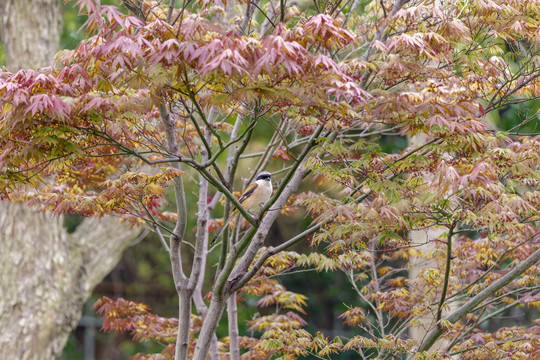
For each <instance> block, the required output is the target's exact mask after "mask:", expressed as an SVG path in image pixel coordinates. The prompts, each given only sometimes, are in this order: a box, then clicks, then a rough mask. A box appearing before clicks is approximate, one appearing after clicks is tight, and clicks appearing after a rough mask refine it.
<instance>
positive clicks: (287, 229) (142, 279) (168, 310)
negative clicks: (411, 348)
mask: <svg viewBox="0 0 540 360" xmlns="http://www.w3.org/2000/svg"><path fill="white" fill-rule="evenodd" d="M101 2H102V3H103V4H107V5H117V6H121V0H102V1H101ZM123 10H124V11H125V8H123ZM63 12H64V14H63V20H64V22H63V33H62V37H61V46H62V48H64V49H74V48H75V47H76V46H77V45H78V44H79V42H80V41H81V40H82V39H83V38H84V37H85V34H84V32H80V31H79V28H80V27H81V26H82V25H83V24H84V22H85V21H86V17H85V16H79V14H78V10H76V9H74V8H73V2H70V3H68V4H64V8H63ZM259 20H261V19H259ZM261 21H262V20H261ZM1 65H5V52H4V48H3V46H2V45H1V44H0V66H1ZM539 111H540V102H528V103H525V104H516V105H511V106H508V107H506V108H503V109H501V110H500V111H495V112H492V114H490V121H491V122H492V124H493V126H495V127H497V128H499V129H501V130H503V131H511V132H519V133H520V134H527V133H531V132H537V131H538V130H539V129H538V125H539V120H538V112H539ZM517 124H521V125H520V126H519V127H516V125H517ZM270 126H271V125H270V124H268V127H270ZM269 131H270V133H271V131H272V130H271V129H269V128H266V129H265V126H261V127H260V128H259V131H258V132H257V133H256V134H254V141H253V145H252V146H253V148H252V150H254V151H261V150H262V149H260V148H257V138H259V139H262V138H264V137H266V136H267V134H268V133H269ZM379 144H380V146H381V149H382V151H384V152H387V153H395V152H399V151H401V150H403V149H404V148H405V147H406V146H407V139H406V138H404V137H395V136H393V137H381V138H380V142H379ZM254 161H255V160H254ZM244 169H247V170H244ZM248 170H249V165H248V166H245V167H244V166H243V167H242V168H241V169H239V172H238V173H237V178H238V179H240V178H241V177H247V176H249V175H250V174H249V171H248ZM270 170H276V169H270ZM188 176H190V175H188ZM192 180H194V181H187V182H186V193H187V195H188V199H187V201H188V204H195V203H196V201H197V190H198V189H197V187H196V181H195V179H192ZM307 186H309V184H308V185H307ZM241 187H242V183H241V181H239V180H238V182H237V184H236V189H240V188H241ZM303 190H307V189H306V188H305V189H303ZM171 210H173V209H171ZM219 216H220V214H219V212H218V211H215V212H214V214H213V217H214V218H215V217H219ZM310 221H311V220H310V219H305V218H303V215H302V214H301V213H300V214H296V215H292V216H287V217H281V218H279V219H278V221H277V222H276V224H274V226H273V228H272V230H271V232H270V234H269V236H268V238H267V240H266V244H265V245H266V246H276V245H278V244H280V243H282V242H283V241H284V240H286V239H288V238H290V237H291V236H293V235H295V234H297V233H298V232H300V231H301V230H302V229H305V228H306V227H307V226H308V225H309V223H310ZM79 222H80V219H78V218H77V217H76V216H68V217H67V218H66V226H67V227H68V229H70V230H71V231H73V230H74V229H75V228H76V226H77V225H78V223H79ZM195 223H196V218H195V213H191V216H190V218H189V219H188V232H187V234H186V236H187V239H188V241H189V240H190V239H193V236H194V231H193V227H194V225H195ZM290 250H293V251H297V252H299V253H303V252H308V251H311V249H310V247H309V243H308V241H307V240H306V241H304V242H301V243H299V244H297V245H296V247H295V248H293V249H290ZM213 255H214V256H210V258H209V265H210V266H211V265H212V264H215V263H216V262H217V251H214V253H213ZM212 276H213V274H207V277H206V278H207V279H208V278H210V279H211V278H212ZM281 281H282V283H283V284H284V285H285V287H286V288H287V289H288V290H291V291H294V292H298V293H301V294H304V295H306V296H308V298H309V300H308V307H307V309H306V311H307V313H308V314H309V318H306V320H308V325H307V330H308V331H310V332H311V333H312V334H314V333H316V332H319V331H320V332H322V333H323V334H325V336H328V337H330V338H332V337H333V336H336V335H342V336H352V331H351V329H350V328H348V327H347V326H346V325H344V324H343V323H342V322H341V320H340V319H338V315H340V314H341V313H343V312H344V311H346V310H347V306H348V305H353V304H358V303H359V299H358V297H357V295H356V293H355V292H354V290H353V289H352V287H351V286H350V284H349V283H348V282H347V280H346V279H345V278H344V277H343V276H342V274H341V273H340V272H315V271H309V270H302V271H297V272H291V273H290V274H287V275H285V276H282V277H281ZM209 288H210V286H209V285H208V286H207V288H206V290H208V289H209ZM101 296H108V297H111V298H118V297H123V298H126V299H129V300H132V301H138V302H144V303H146V304H148V305H149V306H150V307H151V309H152V311H153V312H154V313H156V314H158V315H160V316H164V317H176V316H177V311H178V297H177V295H176V291H175V289H174V284H173V280H172V276H171V272H170V261H169V256H168V254H167V252H166V251H164V249H163V245H162V244H161V241H160V240H159V238H158V237H157V235H155V234H153V233H147V234H146V236H144V237H143V238H140V239H139V241H138V242H137V243H136V244H133V245H132V246H131V247H130V248H128V249H127V250H126V252H125V253H124V255H123V258H122V260H121V261H120V263H119V264H118V265H117V266H116V268H115V269H114V270H113V271H112V272H111V273H110V274H109V275H108V276H107V277H106V278H105V279H104V280H103V282H102V283H101V284H100V285H98V286H97V288H96V289H95V290H94V294H93V296H92V297H91V298H90V300H89V301H88V304H87V306H86V308H85V310H84V313H83V318H82V319H81V321H80V323H79V326H78V327H77V329H75V330H74V331H73V333H72V334H71V336H70V338H69V341H68V343H67V345H66V347H65V349H64V353H63V355H62V357H61V359H62V360H72V359H84V360H91V359H98V360H109V359H115V360H122V359H129V358H130V357H131V356H132V355H134V354H136V353H138V352H144V353H152V352H160V351H161V349H162V346H161V345H159V344H155V343H134V342H132V341H131V340H130V338H129V336H128V335H124V334H116V335H112V334H103V333H100V332H99V328H100V318H99V317H97V316H96V314H95V313H94V311H92V310H90V306H91V304H93V303H94V302H95V301H96V300H97V299H98V298H99V297H101ZM256 301H257V299H256V298H254V297H246V298H244V299H243V301H242V303H240V304H239V308H238V315H239V325H240V333H241V334H247V333H248V330H247V328H246V325H245V324H246V322H247V321H249V320H250V319H251V318H252V317H253V316H254V315H255V314H256V313H265V312H269V311H273V309H259V308H257V307H256V306H255V302H256ZM487 326H489V324H487ZM226 331H227V324H226V321H222V324H221V326H220V328H218V337H222V336H226ZM354 334H355V335H361V334H359V333H358V329H355V330H354ZM346 355H347V353H344V354H343V356H342V359H346ZM350 356H351V357H350V358H351V359H352V358H353V356H354V355H353V353H350Z"/></svg>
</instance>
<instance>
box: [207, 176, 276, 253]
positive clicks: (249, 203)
mask: <svg viewBox="0 0 540 360" xmlns="http://www.w3.org/2000/svg"><path fill="white" fill-rule="evenodd" d="M271 178H272V174H270V173H269V172H268V171H261V172H260V173H259V174H257V177H256V178H255V182H253V183H252V184H251V185H249V186H248V187H247V189H246V191H244V193H243V194H242V196H240V199H238V202H239V203H240V204H242V206H243V207H244V209H246V210H247V212H249V213H250V214H252V215H255V214H257V213H258V212H259V211H260V210H261V208H262V207H263V206H264V205H265V204H266V203H267V202H268V200H270V197H271V196H272V191H273V188H272V180H271ZM237 214H238V209H234V210H233V212H232V213H231V215H230V216H229V218H228V219H227V221H225V222H223V226H222V227H221V229H219V230H218V232H217V234H216V235H215V236H214V238H213V239H212V241H211V242H210V245H213V244H214V242H215V241H216V240H217V238H218V237H219V235H220V234H221V232H222V231H223V229H224V228H225V226H227V225H228V224H229V222H230V221H231V220H232V218H233V217H234V216H236V215H237Z"/></svg>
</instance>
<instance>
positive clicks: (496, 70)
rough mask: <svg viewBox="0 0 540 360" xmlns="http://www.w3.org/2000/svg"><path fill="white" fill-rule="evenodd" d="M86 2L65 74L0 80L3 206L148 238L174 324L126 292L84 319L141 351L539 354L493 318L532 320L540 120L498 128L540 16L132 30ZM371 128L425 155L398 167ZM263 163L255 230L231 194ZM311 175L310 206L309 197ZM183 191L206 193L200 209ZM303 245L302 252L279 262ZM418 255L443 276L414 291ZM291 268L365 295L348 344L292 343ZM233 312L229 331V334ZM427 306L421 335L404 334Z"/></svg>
mask: <svg viewBox="0 0 540 360" xmlns="http://www.w3.org/2000/svg"><path fill="white" fill-rule="evenodd" d="M77 3H78V4H79V6H80V7H81V11H84V12H85V13H86V14H87V15H88V21H87V22H86V24H85V26H84V28H85V29H86V30H87V31H88V32H89V33H90V34H91V35H92V36H91V37H90V38H89V39H87V40H85V41H83V42H81V43H80V44H79V46H78V47H77V48H76V49H75V50H73V51H63V52H61V53H59V54H58V56H57V62H58V66H57V67H56V68H47V69H42V70H40V71H34V70H21V71H19V72H17V73H14V74H12V73H9V72H3V73H1V74H0V100H1V101H2V112H1V113H0V135H1V136H0V145H1V150H0V165H1V169H2V170H1V173H0V188H1V189H2V194H3V197H5V198H7V199H9V200H11V201H26V202H29V203H31V204H37V205H39V206H41V207H42V208H43V209H45V210H51V211H53V212H56V213H65V212H74V213H79V214H83V215H85V216H102V215H104V214H109V213H112V214H117V215H119V216H122V217H123V218H124V219H125V220H126V221H129V222H131V223H133V224H141V225H143V226H147V227H149V228H151V229H153V230H154V231H155V232H156V233H158V234H159V235H160V237H161V238H162V240H163V243H164V246H165V247H166V249H167V251H169V253H170V257H171V267H172V274H173V277H174V281H175V286H176V289H177V292H178V295H179V299H180V306H179V316H178V319H164V318H161V317H159V316H156V315H153V314H151V313H150V311H149V309H148V307H147V306H145V305H144V304H137V303H133V302H130V301H127V300H123V299H120V300H111V299H107V298H102V299H101V300H100V301H98V302H97V303H96V307H97V308H98V312H99V313H101V314H102V315H103V316H104V317H105V324H104V328H105V329H106V330H119V331H130V332H132V333H133V335H134V337H135V339H136V340H154V341H159V342H160V343H164V344H167V346H166V347H165V349H164V350H163V352H162V353H161V354H159V355H143V354H139V355H136V356H135V358H152V357H154V358H163V357H165V358H175V359H187V358H193V359H205V358H206V357H207V354H208V353H209V354H210V357H211V358H213V359H217V358H220V357H224V358H225V357H230V358H232V359H238V358H240V356H242V357H243V358H246V359H267V358H270V357H278V356H281V357H283V358H297V357H301V356H304V355H307V354H314V355H316V356H318V357H321V358H330V357H332V355H333V354H336V353H340V352H345V351H352V352H356V353H357V355H358V356H360V357H362V358H366V359H367V358H396V357H399V358H415V359H428V358H433V359H434V358H445V357H446V358H447V357H448V356H450V355H454V354H460V356H462V357H463V358H484V359H491V358H494V357H495V358H512V357H514V358H526V357H527V356H529V357H530V356H535V355H537V354H538V347H539V342H538V326H537V325H536V324H535V323H531V324H517V323H516V324H511V325H510V326H507V327H504V328H503V327H499V328H498V329H496V330H495V331H490V330H488V329H486V328H485V327H484V326H483V325H484V324H485V323H486V322H488V321H491V320H494V319H496V318H497V316H499V315H500V314H504V313H505V311H508V310H510V309H512V308H515V307H523V306H528V307H538V305H539V304H540V302H539V298H540V295H539V293H538V275H537V274H538V265H537V262H538V260H540V248H539V239H540V237H539V230H538V224H537V217H538V209H539V206H540V192H538V191H537V182H538V178H539V175H540V173H539V171H538V170H539V169H538V167H539V164H540V151H539V150H540V142H539V141H538V138H537V134H536V133H534V131H533V132H532V133H529V134H526V133H523V132H522V128H524V127H526V126H527V123H530V122H531V121H534V120H535V119H536V117H537V116H538V114H537V113H534V114H530V115H529V116H528V117H526V118H525V119H523V121H520V122H519V124H517V125H516V126H515V127H514V128H513V129H510V130H508V131H505V132H502V131H498V130H497V129H496V128H495V127H494V126H493V125H492V124H490V121H491V120H492V117H493V116H494V115H493V114H497V112H498V111H499V110H500V109H505V108H508V107H509V106H511V105H516V104H517V105H519V106H521V107H523V108H526V107H527V106H529V104H530V103H532V102H533V101H534V100H537V98H538V96H539V95H540V82H539V78H540V64H539V61H538V59H539V56H538V55H539V52H540V44H539V39H540V37H539V21H538V19H539V18H540V10H539V4H538V2H537V1H533V0H531V1H517V0H497V1H488V0H476V1H429V0H422V1H420V0H418V1H407V0H396V1H394V2H387V1H373V2H371V1H367V2H360V1H342V2H339V1H337V2H326V1H316V2H314V6H313V7H312V8H307V9H304V10H305V11H303V12H300V11H299V10H298V9H297V8H296V7H295V6H288V5H287V4H286V2H285V1H280V2H271V1H268V2H266V1H262V2H261V1H250V2H247V3H246V2H240V3H238V4H234V5H238V6H234V5H233V4H232V3H228V4H225V3H223V4H222V3H220V2H217V1H216V2H209V1H201V2H191V1H187V2H185V3H184V4H183V5H182V7H180V8H176V7H175V1H170V2H163V3H161V2H148V1H139V0H137V1H131V0H124V4H125V5H126V7H127V8H128V9H129V10H130V11H131V12H132V16H127V15H123V14H122V13H121V12H120V11H119V10H118V9H117V8H115V7H112V6H100V5H98V4H97V3H96V2H94V1H92V0H79V1H77ZM240 9H241V11H239V10H240ZM268 129H271V134H269V136H268V135H267V136H263V137H264V140H265V144H264V145H262V144H260V143H256V142H255V140H257V141H260V136H257V135H259V134H261V133H263V134H267V133H269V131H268ZM533 129H534V128H533ZM382 136H384V137H390V136H396V137H397V136H401V137H404V136H417V137H418V138H420V139H422V141H421V142H420V143H419V144H415V145H411V146H408V147H406V148H404V149H401V150H399V151H398V152H394V153H393V152H385V151H383V149H382V148H381V143H380V141H379V139H380V137H382ZM253 159H256V160H253ZM246 164H249V165H246ZM243 166H249V167H250V171H249V173H248V172H247V171H242V173H239V170H240V169H241V168H242V167H243ZM262 169H267V170H272V171H273V173H274V184H276V185H277V186H276V191H275V193H274V195H273V197H272V198H271V200H270V202H269V203H268V204H266V206H265V207H264V209H263V211H262V212H261V213H260V214H257V215H256V216H255V217H254V216H252V214H249V213H248V212H246V210H245V209H244V208H243V207H242V206H241V204H240V203H239V202H238V200H237V197H236V196H235V193H234V192H233V190H234V186H233V185H234V179H235V178H236V177H238V176H248V178H246V183H249V182H250V180H252V178H253V176H254V175H255V174H256V173H257V172H258V171H259V170H262ZM249 175H251V178H250V177H249ZM309 180H312V181H311V183H312V185H313V187H314V190H313V191H311V192H304V193H299V192H298V189H299V186H300V184H301V183H303V182H307V181H309ZM184 181H194V182H196V183H197V185H198V202H197V204H196V205H188V204H187V202H186V194H185V188H184ZM171 184H172V186H171V189H172V190H171V191H173V193H174V203H173V205H174V206H175V208H176V211H174V212H172V211H168V212H167V211H164V205H165V195H166V193H167V191H168V187H169V185H171ZM233 208H236V209H238V210H239V213H240V215H241V216H240V219H241V220H242V221H238V222H237V223H238V224H235V225H233V226H231V227H229V226H227V225H228V224H225V228H224V231H223V237H222V238H223V239H224V240H223V241H222V242H221V246H219V260H218V263H217V265H216V266H215V267H214V266H213V265H214V264H209V263H207V259H208V254H209V252H210V251H214V248H210V249H209V248H208V244H209V241H208V240H209V234H210V233H212V232H216V231H217V230H218V229H220V228H221V227H222V226H223V225H224V224H223V220H222V219H227V218H228V217H229V214H230V212H231V211H232V209H233ZM218 210H219V211H220V213H221V215H220V218H218V219H216V218H211V217H210V212H211V211H214V213H217V212H218ZM304 210H305V213H306V214H307V215H309V216H311V218H312V219H313V222H312V224H311V225H310V226H309V227H308V228H307V229H305V230H303V231H302V232H301V233H299V234H297V235H295V236H294V237H292V238H290V239H288V240H286V241H285V242H283V243H282V244H281V245H279V246H277V247H273V248H272V247H268V248H266V247H262V244H263V241H264V238H265V237H266V235H267V234H268V231H269V229H270V226H271V225H272V224H273V222H274V221H275V219H276V218H277V217H278V216H279V215H280V214H283V215H291V214H293V213H295V212H299V211H304ZM188 212H194V213H195V212H196V214H197V224H196V227H195V229H194V230H193V231H194V235H193V236H192V237H191V236H187V235H186V231H188V224H187V221H186V218H187V213H188ZM244 220H245V221H244ZM421 229H439V230H441V236H439V237H438V238H437V239H429V241H430V242H432V243H434V248H433V250H431V251H429V252H424V251H422V250H420V249H419V248H417V247H415V246H411V243H410V241H409V240H408V239H407V236H406V234H407V233H408V232H409V231H413V230H421ZM167 239H168V242H167V241H166V240H167ZM306 239H308V240H309V241H310V244H311V245H312V249H311V250H310V251H309V252H308V253H304V254H299V253H296V252H292V251H289V250H287V249H288V248H289V247H290V246H292V245H293V244H296V243H298V242H300V241H306ZM188 248H191V250H190V251H189V252H188V251H186V250H187V249H188ZM216 249H217V248H216ZM411 257H415V258H425V259H437V260H440V261H437V262H436V263H435V264H434V265H433V267H431V268H425V269H422V270H420V271H419V272H418V275H417V276H416V277H415V278H413V279H408V278H407V277H406V274H407V272H408V270H409V269H408V267H407V265H406V264H407V261H408V260H409V259H410V258H411ZM304 268H308V269H314V270H316V271H335V272H339V273H341V274H342V276H344V278H346V279H347V280H348V281H349V282H350V285H351V286H352V287H353V288H354V289H355V290H356V292H357V295H358V303H356V304H348V305H349V306H350V307H349V309H348V310H347V311H345V312H344V313H343V314H342V315H341V316H340V318H341V320H342V321H343V322H344V323H345V324H347V325H348V326H350V327H351V328H353V329H356V330H357V335H354V336H352V337H349V338H344V337H335V338H333V339H329V338H327V337H326V335H325V334H323V333H316V334H311V333H309V332H308V331H307V330H306V329H305V328H304V327H305V324H306V321H309V319H305V318H304V317H305V316H306V312H305V307H306V304H307V301H308V299H307V298H306V297H305V296H303V295H302V294H297V293H294V292H291V291H288V290H287V289H286V288H285V287H284V286H283V285H282V284H280V282H279V280H278V279H279V275H280V274H282V273H287V272H290V271H292V270H294V269H304ZM212 275H213V276H214V280H213V282H212V289H211V292H210V293H209V294H203V282H204V278H205V277H207V278H209V277H210V276H212ZM242 296H257V297H260V299H259V301H258V302H257V306H260V307H268V306H273V307H275V308H276V311H274V312H272V313H270V314H269V315H265V316H262V315H261V316H258V317H255V318H254V319H252V320H251V321H250V322H249V324H248V325H249V326H250V329H251V331H252V332H254V333H256V334H257V336H255V335H253V336H247V335H243V336H240V334H239V332H238V324H237V320H236V316H235V314H236V303H237V300H238V301H241V297H242ZM192 304H193V305H194V307H195V309H192ZM450 305H454V307H452V308H450V307H449V306H450ZM225 309H227V315H228V316H227V319H228V331H229V336H228V337H225V338H221V339H218V338H217V336H216V328H217V326H218V324H219V322H220V319H221V317H222V314H223V312H224V311H225ZM428 313H434V314H435V316H434V320H433V321H432V323H431V324H428V325H427V327H428V329H427V334H426V336H425V337H424V338H423V339H422V340H421V341H419V342H418V341H415V340H412V339H410V338H408V337H407V331H408V329H409V328H410V327H411V326H414V325H415V324H417V323H418V322H419V319H420V318H421V317H422V316H424V315H426V314H428ZM307 316H309V315H307ZM441 337H442V338H443V339H444V340H445V343H444V344H445V345H444V348H443V349H442V350H437V351H431V349H432V347H433V344H434V343H435V342H436V341H437V340H438V339H439V338H441ZM240 349H243V350H242V352H243V353H242V354H241V353H240Z"/></svg>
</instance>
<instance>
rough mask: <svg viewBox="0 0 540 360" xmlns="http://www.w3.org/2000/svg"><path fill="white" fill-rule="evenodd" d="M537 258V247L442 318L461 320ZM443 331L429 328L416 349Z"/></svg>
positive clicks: (427, 345) (422, 348) (425, 347)
mask: <svg viewBox="0 0 540 360" xmlns="http://www.w3.org/2000/svg"><path fill="white" fill-rule="evenodd" d="M538 260H540V249H537V250H536V251H535V252H534V253H532V254H531V255H530V256H529V257H528V258H527V259H525V260H524V261H523V262H522V263H520V264H519V265H518V266H516V267H515V268H514V269H512V270H511V271H510V272H508V273H507V274H506V275H504V276H503V277H502V278H500V279H499V280H497V281H495V282H494V283H493V284H491V285H490V286H488V287H487V288H485V289H484V290H482V291H481V292H479V293H478V294H477V295H475V296H474V297H473V298H471V299H470V300H469V301H467V302H466V303H465V304H463V305H462V306H461V307H460V308H459V309H457V310H456V311H454V312H453V313H452V314H450V315H448V316H447V317H446V318H445V319H444V320H446V321H448V322H450V323H452V324H455V323H456V322H458V321H459V320H461V319H462V318H463V317H464V316H465V315H467V314H468V313H470V312H471V310H472V309H474V308H475V307H476V306H478V305H479V304H480V303H481V302H483V301H484V300H486V299H487V298H488V297H490V296H491V295H493V294H494V293H496V292H497V291H499V290H501V289H502V288H503V287H504V286H506V285H508V284H509V283H510V282H512V281H513V280H514V279H516V278H517V277H518V276H519V275H521V274H523V273H524V272H525V271H527V270H528V269H529V268H530V267H531V266H533V265H534V264H536V263H537V262H538ZM443 333H444V328H442V327H441V326H437V327H436V328H434V329H433V330H431V331H430V332H429V333H428V334H427V335H426V337H425V338H424V341H422V344H420V347H419V348H418V351H419V352H422V351H427V350H429V349H430V348H431V346H433V344H434V343H435V341H437V339H438V338H439V337H440V336H441V335H442V334H443ZM411 358H412V357H409V359H411Z"/></svg>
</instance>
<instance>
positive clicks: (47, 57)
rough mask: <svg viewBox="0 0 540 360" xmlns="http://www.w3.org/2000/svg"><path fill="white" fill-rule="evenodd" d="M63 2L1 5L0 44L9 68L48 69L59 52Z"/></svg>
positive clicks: (12, 0) (6, 0)
mask: <svg viewBox="0 0 540 360" xmlns="http://www.w3.org/2000/svg"><path fill="white" fill-rule="evenodd" d="M61 5H62V1H61V0H2V1H0V42H2V44H3V45H4V49H5V51H6V63H7V68H8V69H9V70H10V71H16V70H18V69H28V68H38V67H44V66H49V65H50V64H51V62H52V60H53V58H54V55H55V54H56V52H57V51H58V49H59V48H60V34H61V31H62V12H61Z"/></svg>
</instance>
